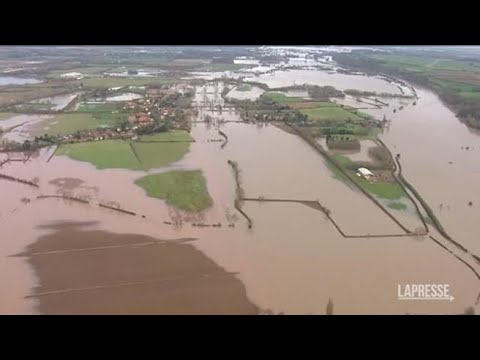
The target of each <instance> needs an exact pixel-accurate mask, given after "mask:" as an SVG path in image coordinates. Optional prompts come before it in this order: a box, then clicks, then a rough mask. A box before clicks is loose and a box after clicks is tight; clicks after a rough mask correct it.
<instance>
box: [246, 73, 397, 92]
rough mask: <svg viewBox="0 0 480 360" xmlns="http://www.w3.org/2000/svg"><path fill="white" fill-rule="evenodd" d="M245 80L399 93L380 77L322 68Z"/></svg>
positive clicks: (277, 84) (392, 85)
mask: <svg viewBox="0 0 480 360" xmlns="http://www.w3.org/2000/svg"><path fill="white" fill-rule="evenodd" d="M245 80H247V81H248V80H250V81H257V82H262V83H265V84H267V85H268V86H269V87H271V88H277V87H286V86H292V85H302V84H311V85H319V86H325V85H331V86H333V87H335V88H337V89H338V90H346V89H362V90H364V91H375V92H379V93H381V92H385V93H391V94H400V90H399V89H398V87H397V86H395V85H394V84H392V83H388V82H386V81H384V80H382V79H380V78H376V77H367V76H361V75H349V74H339V73H332V72H328V71H323V70H315V71H310V70H287V71H276V72H274V73H268V74H262V75H260V76H258V77H251V78H246V79H245Z"/></svg>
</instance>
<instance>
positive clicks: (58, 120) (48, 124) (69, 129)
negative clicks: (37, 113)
mask: <svg viewBox="0 0 480 360" xmlns="http://www.w3.org/2000/svg"><path fill="white" fill-rule="evenodd" d="M124 117H125V115H124V114H112V113H96V114H95V115H92V114H88V113H78V114H76V113H65V114H59V115H56V116H55V117H54V118H53V119H50V120H45V121H42V122H41V123H39V124H38V126H36V128H35V129H34V130H33V133H34V134H35V135H43V134H49V135H67V134H73V133H75V132H76V131H78V130H91V129H97V128H99V127H111V126H114V125H116V124H118V123H119V122H121V121H122V119H123V118H124Z"/></svg>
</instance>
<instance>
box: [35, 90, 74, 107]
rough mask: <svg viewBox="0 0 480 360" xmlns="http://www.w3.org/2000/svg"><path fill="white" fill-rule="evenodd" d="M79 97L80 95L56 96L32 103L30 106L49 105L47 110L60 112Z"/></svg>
mask: <svg viewBox="0 0 480 360" xmlns="http://www.w3.org/2000/svg"><path fill="white" fill-rule="evenodd" d="M79 95H80V93H75V94H67V95H58V96H53V97H48V98H43V99H38V100H35V101H32V104H51V106H49V110H62V109H64V108H65V107H66V106H67V105H68V104H70V102H71V101H72V100H73V99H75V98H76V97H77V96H79Z"/></svg>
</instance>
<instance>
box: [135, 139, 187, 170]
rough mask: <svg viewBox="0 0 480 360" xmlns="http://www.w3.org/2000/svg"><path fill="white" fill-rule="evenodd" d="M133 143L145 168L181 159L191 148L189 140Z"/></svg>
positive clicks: (158, 166)
mask: <svg viewBox="0 0 480 360" xmlns="http://www.w3.org/2000/svg"><path fill="white" fill-rule="evenodd" d="M132 145H133V147H134V149H135V152H136V153H137V155H138V157H139V159H140V160H141V165H142V167H143V168H144V169H145V170H148V169H153V168H160V167H163V166H167V165H168V164H171V163H173V162H175V161H178V160H180V159H181V158H182V157H183V156H184V155H185V154H186V153H187V152H188V149H189V148H190V143H188V142H178V143H139V142H132Z"/></svg>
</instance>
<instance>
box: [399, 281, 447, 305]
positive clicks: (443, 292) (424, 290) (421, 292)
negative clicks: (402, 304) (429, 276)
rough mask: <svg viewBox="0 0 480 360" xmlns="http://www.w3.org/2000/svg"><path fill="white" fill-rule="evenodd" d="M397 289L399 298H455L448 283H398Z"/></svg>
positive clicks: (445, 299)
mask: <svg viewBox="0 0 480 360" xmlns="http://www.w3.org/2000/svg"><path fill="white" fill-rule="evenodd" d="M397 291H398V299H399V300H444V301H453V300H455V298H454V297H453V296H452V295H451V294H450V285H449V284H406V285H403V286H402V285H400V284H398V285H397Z"/></svg>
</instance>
